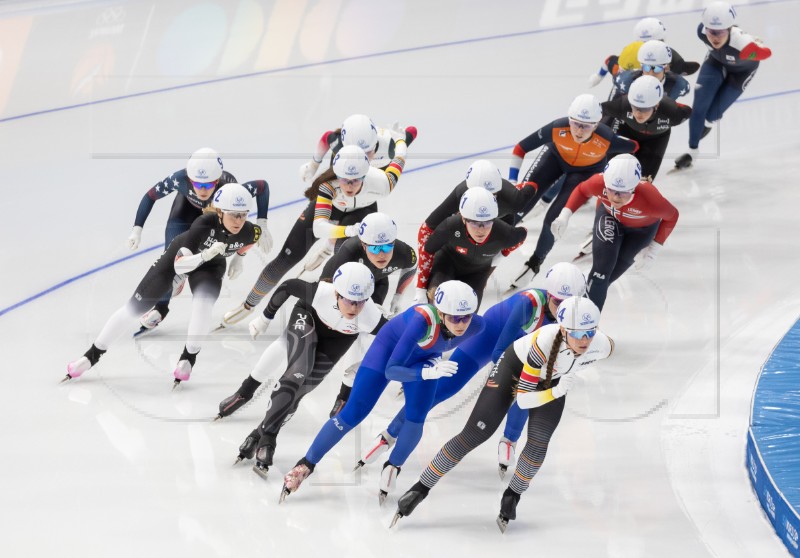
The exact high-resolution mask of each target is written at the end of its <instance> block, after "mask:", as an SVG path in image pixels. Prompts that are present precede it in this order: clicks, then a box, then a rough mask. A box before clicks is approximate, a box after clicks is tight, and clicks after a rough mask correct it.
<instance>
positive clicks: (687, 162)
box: [675, 153, 692, 170]
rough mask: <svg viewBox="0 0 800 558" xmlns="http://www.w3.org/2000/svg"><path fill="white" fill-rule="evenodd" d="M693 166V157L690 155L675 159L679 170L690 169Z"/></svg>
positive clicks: (686, 154) (685, 154)
mask: <svg viewBox="0 0 800 558" xmlns="http://www.w3.org/2000/svg"><path fill="white" fill-rule="evenodd" d="M691 166H692V156H691V155H690V154H689V153H684V154H683V155H681V156H680V157H678V158H677V159H675V168H676V169H678V170H681V169H688V168H689V167H691Z"/></svg>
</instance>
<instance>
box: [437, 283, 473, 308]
mask: <svg viewBox="0 0 800 558" xmlns="http://www.w3.org/2000/svg"><path fill="white" fill-rule="evenodd" d="M433 304H434V306H436V308H437V309H438V310H439V311H440V312H441V313H442V314H448V315H450V316H465V315H467V314H474V313H475V312H477V311H478V295H477V294H475V290H474V289H473V288H472V287H470V286H469V285H467V284H466V283H464V282H462V281H445V282H444V283H442V284H441V285H439V286H438V287H437V288H436V292H435V293H434V295H433Z"/></svg>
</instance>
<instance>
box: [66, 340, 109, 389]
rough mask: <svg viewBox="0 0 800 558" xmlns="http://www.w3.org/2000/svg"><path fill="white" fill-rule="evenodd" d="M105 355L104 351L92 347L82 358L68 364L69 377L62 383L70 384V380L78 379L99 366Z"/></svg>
mask: <svg viewBox="0 0 800 558" xmlns="http://www.w3.org/2000/svg"><path fill="white" fill-rule="evenodd" d="M103 353H105V351H102V350H100V349H98V348H97V347H95V346H94V345H92V346H91V347H90V348H89V350H88V351H86V352H85V353H84V354H83V356H82V357H81V358H79V359H78V360H75V361H72V362H70V363H69V364H67V375H66V376H65V377H64V379H63V380H61V381H62V382H68V381H69V380H71V379H73V378H77V377H78V376H80V375H81V374H83V373H84V372H86V371H87V370H89V369H90V368H91V367H92V366H94V365H95V364H97V361H98V360H100V357H101V356H103Z"/></svg>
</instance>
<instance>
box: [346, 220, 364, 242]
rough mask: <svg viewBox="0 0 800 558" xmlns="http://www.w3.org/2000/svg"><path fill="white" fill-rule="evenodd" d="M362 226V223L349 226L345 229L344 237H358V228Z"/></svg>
mask: <svg viewBox="0 0 800 558" xmlns="http://www.w3.org/2000/svg"><path fill="white" fill-rule="evenodd" d="M360 226H361V223H360V222H358V223H355V224H353V225H347V226H346V227H345V228H344V235H345V236H346V237H347V238H350V237H351V236H356V235H357V234H358V228H359V227H360Z"/></svg>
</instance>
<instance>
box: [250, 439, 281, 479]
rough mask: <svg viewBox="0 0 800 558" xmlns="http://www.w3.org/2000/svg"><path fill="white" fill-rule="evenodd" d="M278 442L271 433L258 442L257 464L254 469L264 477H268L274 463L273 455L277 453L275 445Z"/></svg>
mask: <svg viewBox="0 0 800 558" xmlns="http://www.w3.org/2000/svg"><path fill="white" fill-rule="evenodd" d="M276 445H277V442H276V440H275V436H273V435H271V434H264V435H263V436H261V440H260V441H259V442H258V449H256V464H255V465H253V471H255V473H256V474H257V475H258V476H260V477H261V478H262V479H265V480H266V478H267V473H268V472H269V468H270V466H271V465H272V456H273V455H274V454H275V446H276Z"/></svg>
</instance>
